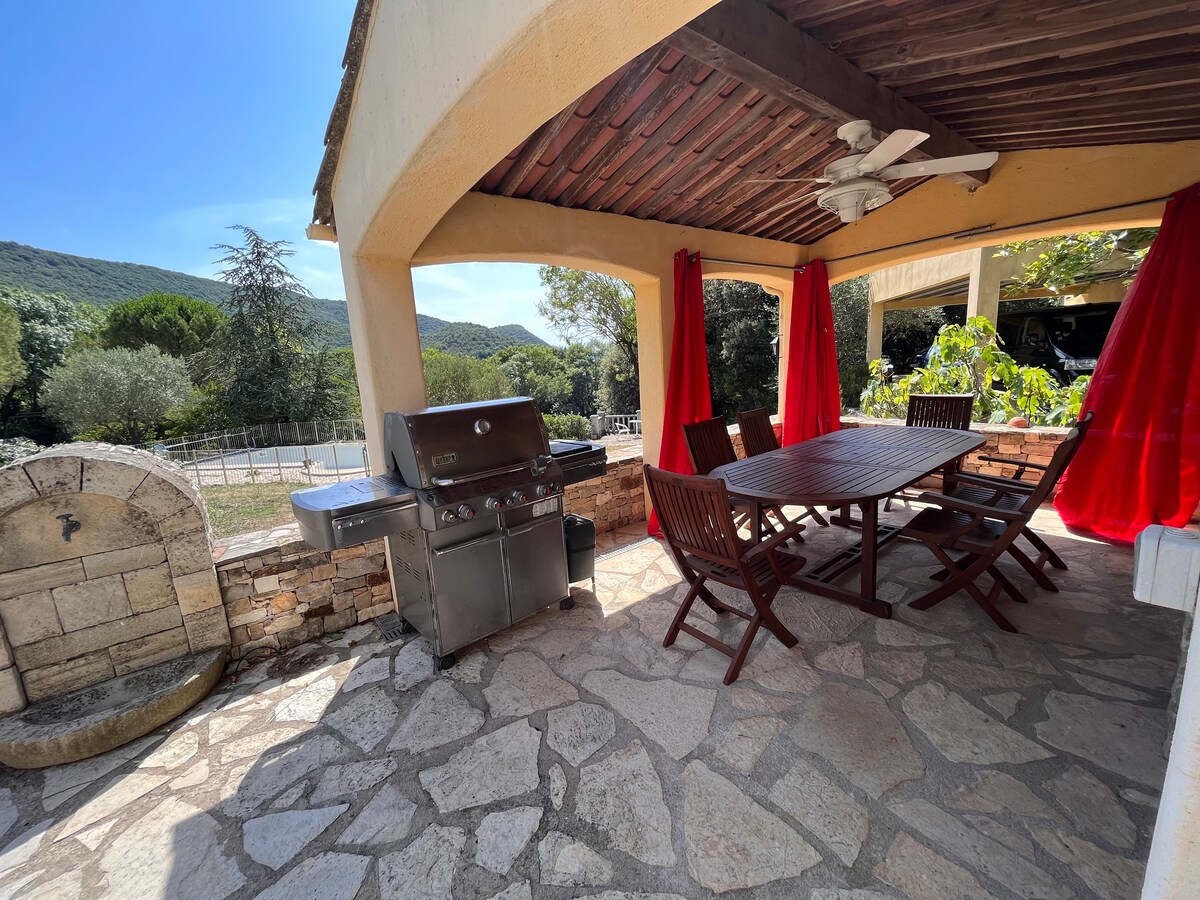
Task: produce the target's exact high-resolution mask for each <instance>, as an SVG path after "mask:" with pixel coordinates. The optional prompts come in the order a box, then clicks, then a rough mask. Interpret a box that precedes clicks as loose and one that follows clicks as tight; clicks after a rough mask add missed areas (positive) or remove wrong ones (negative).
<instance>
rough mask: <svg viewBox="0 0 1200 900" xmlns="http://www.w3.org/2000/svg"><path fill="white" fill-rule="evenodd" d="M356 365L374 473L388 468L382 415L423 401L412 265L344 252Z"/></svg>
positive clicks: (343, 265) (416, 405)
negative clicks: (353, 255)
mask: <svg viewBox="0 0 1200 900" xmlns="http://www.w3.org/2000/svg"><path fill="white" fill-rule="evenodd" d="M342 272H343V274H344V276H345V279H346V305H347V307H348V312H349V315H350V337H351V340H352V341H353V344H354V365H355V368H356V369H357V371H358V391H359V394H360V396H361V397H362V410H363V425H364V427H365V429H366V433H367V451H368V453H369V454H370V457H371V471H372V473H373V474H380V473H382V472H384V471H385V470H386V468H387V461H386V459H385V454H384V449H383V414H384V413H386V412H391V411H395V410H409V409H419V408H421V407H423V406H424V405H425V372H424V370H423V369H422V367H421V338H420V335H419V334H418V333H417V305H416V297H415V295H414V293H413V283H412V267H411V266H410V265H409V264H408V263H407V262H404V261H401V260H394V259H362V258H356V257H349V258H347V254H346V252H345V251H343V254H342Z"/></svg>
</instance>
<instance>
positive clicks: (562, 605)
mask: <svg viewBox="0 0 1200 900" xmlns="http://www.w3.org/2000/svg"><path fill="white" fill-rule="evenodd" d="M558 608H559V609H561V610H562V611H563V612H566V611H567V610H568V609H574V608H575V600H574V599H573V598H571V597H563V598H562V599H561V600H559V601H558Z"/></svg>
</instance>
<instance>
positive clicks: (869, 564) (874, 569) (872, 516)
mask: <svg viewBox="0 0 1200 900" xmlns="http://www.w3.org/2000/svg"><path fill="white" fill-rule="evenodd" d="M858 508H859V509H860V510H862V562H861V563H860V564H859V567H858V578H859V586H858V595H859V598H860V600H859V607H860V608H861V609H862V611H863V612H869V613H871V614H872V615H877V616H878V615H882V616H883V617H884V618H891V613H892V607H891V604H888V603H882V602H880V600H879V598H878V597H876V596H875V585H876V581H877V580H878V578H879V543H878V541H879V534H878V530H879V504H878V503H877V502H876V501H875V500H870V501H868V502H867V503H860V504H859V505H858ZM883 610H886V612H884V611H883Z"/></svg>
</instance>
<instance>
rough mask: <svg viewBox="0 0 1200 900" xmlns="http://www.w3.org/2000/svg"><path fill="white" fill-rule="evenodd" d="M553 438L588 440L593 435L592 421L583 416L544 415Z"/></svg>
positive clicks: (547, 429)
mask: <svg viewBox="0 0 1200 900" xmlns="http://www.w3.org/2000/svg"><path fill="white" fill-rule="evenodd" d="M542 418H543V419H545V420H546V431H548V432H549V433H550V437H551V439H555V438H557V439H560V440H574V441H586V440H587V439H588V438H589V437H591V435H592V423H591V422H589V421H588V420H587V419H585V418H584V417H583V416H576V415H565V416H555V415H547V416H543V417H542Z"/></svg>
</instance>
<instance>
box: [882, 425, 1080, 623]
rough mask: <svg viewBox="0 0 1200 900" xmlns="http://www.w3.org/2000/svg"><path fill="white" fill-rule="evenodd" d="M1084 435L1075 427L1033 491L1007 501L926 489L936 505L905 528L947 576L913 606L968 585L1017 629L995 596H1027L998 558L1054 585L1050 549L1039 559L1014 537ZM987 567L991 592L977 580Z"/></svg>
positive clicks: (927, 499) (996, 616)
mask: <svg viewBox="0 0 1200 900" xmlns="http://www.w3.org/2000/svg"><path fill="white" fill-rule="evenodd" d="M1085 427H1086V426H1085ZM1081 440H1082V435H1081V433H1080V430H1079V429H1078V428H1074V429H1072V430H1071V433H1070V434H1068V435H1067V437H1066V439H1065V440H1064V441H1063V442H1062V443H1061V444H1059V445H1058V449H1057V450H1055V451H1054V456H1053V457H1052V458H1051V460H1050V462H1049V464H1048V465H1047V466H1046V467H1045V469H1044V471H1043V473H1042V477H1041V479H1040V480H1039V481H1038V483H1037V484H1035V485H1026V486H1025V487H1028V488H1029V490H1028V491H1025V490H1024V489H1023V488H1022V489H1021V490H1016V489H1013V490H1010V491H1006V493H1011V494H1012V495H1013V496H1014V497H1015V498H1016V499H1015V500H1013V501H1010V502H1009V503H1008V504H1006V505H999V504H996V505H989V504H987V503H976V502H972V501H970V500H965V499H962V498H961V497H955V496H952V495H946V494H934V493H924V494H922V495H921V496H920V497H918V498H917V499H918V500H919V501H920V502H922V503H929V504H932V507H931V508H929V509H924V510H922V511H921V512H919V513H917V515H916V516H914V517H913V518H912V521H910V522H909V523H908V524H907V525H905V526H904V528H903V530H902V532H901V533H902V534H904V535H905V536H906V537H910V538H915V539H916V540H919V541H921V542H922V543H924V544H925V546H927V547H928V548H929V549H930V551H931V552H932V553H933V555H934V556H935V557H936V558H937V560H938V562H940V563H941V564H942V567H943V568H944V569H945V574H944V579H945V580H944V581H943V583H942V584H941V585H940V586H938V587H936V588H934V589H933V590H931V591H929V592H928V593H927V594H925V595H924V596H922V597H919V598H917V599H916V600H914V601H913V602H912V603H910V604H909V605H910V606H911V607H913V608H914V609H929V608H930V607H932V606H934V605H936V604H938V603H941V602H942V601H943V600H945V599H946V598H947V597H949V596H950V595H952V594H955V593H957V592H958V591H960V590H965V591H966V592H967V593H968V594H970V595H971V597H972V598H974V600H975V602H976V603H978V604H979V605H980V606H981V607H982V608H983V610H984V612H986V613H987V614H988V615H989V616H991V618H992V621H994V622H995V623H996V624H997V625H999V626H1000V627H1001V628H1003V629H1004V630H1005V631H1013V632H1015V631H1016V630H1017V629H1016V628H1014V627H1013V625H1012V623H1011V622H1009V621H1008V619H1007V618H1005V616H1004V615H1003V613H1001V612H1000V611H999V610H998V609H997V608H996V601H997V600H998V599H999V597H1000V594H1001V593H1002V592H1003V593H1007V594H1008V595H1009V596H1010V597H1012V599H1014V600H1017V601H1018V602H1022V603H1023V602H1026V598H1025V597H1024V596H1023V595H1022V594H1021V592H1020V591H1019V590H1018V589H1017V588H1016V586H1015V585H1013V583H1012V582H1011V581H1009V580H1008V578H1007V577H1006V576H1005V575H1004V573H1003V572H1001V571H1000V570H999V569H998V568H997V567H996V563H997V562H998V561H999V559H1000V557H1002V556H1004V555H1005V554H1007V555H1008V556H1011V557H1012V558H1013V559H1015V560H1016V561H1017V562H1018V563H1020V565H1021V567H1022V568H1024V569H1025V571H1026V572H1028V573H1029V574H1030V575H1031V576H1033V578H1034V579H1035V580H1036V581H1037V583H1038V584H1039V585H1041V586H1043V587H1046V585H1047V584H1049V585H1050V587H1049V590H1055V588H1054V585H1053V583H1052V582H1050V580H1049V578H1047V577H1046V573H1045V572H1044V571H1042V569H1043V567H1044V566H1045V564H1046V562H1047V561H1048V559H1049V557H1048V556H1047V555H1046V553H1045V552H1042V553H1039V555H1038V558H1037V560H1033V559H1030V558H1029V556H1028V555H1027V554H1026V553H1025V551H1024V550H1022V549H1021V548H1020V547H1018V546H1017V545H1016V544H1015V541H1016V540H1017V538H1018V537H1020V536H1021V535H1022V534H1024V533H1026V531H1028V526H1029V521H1030V519H1031V518H1032V517H1033V514H1034V513H1035V512H1036V511H1037V509H1038V507H1039V506H1041V504H1042V503H1043V502H1045V500H1046V498H1047V497H1049V496H1050V491H1051V490H1053V488H1054V486H1055V485H1056V484H1057V483H1058V480H1059V478H1061V477H1062V473H1063V471H1064V470H1065V469H1066V467H1067V464H1068V463H1069V462H1070V461H1071V459H1072V457H1074V455H1075V453H1076V451H1077V450H1078V449H1079V444H1080V442H1081ZM1013 503H1015V506H1014V505H1012V504H1013ZM1029 533H1030V534H1032V533H1033V532H1032V531H1029ZM1035 546H1036V545H1035ZM954 552H961V553H963V554H965V555H964V556H962V557H961V558H959V559H955V558H953V557H952V556H951V555H950V554H951V553H954ZM984 572H987V573H988V574H989V575H991V576H992V578H993V583H992V586H991V588H990V589H989V590H988V591H987V592H986V593H985V592H984V591H983V590H982V589H981V588H980V587H979V585H978V584H976V581H977V580H978V579H979V578H980V577H981V576H982V575H983V574H984Z"/></svg>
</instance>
